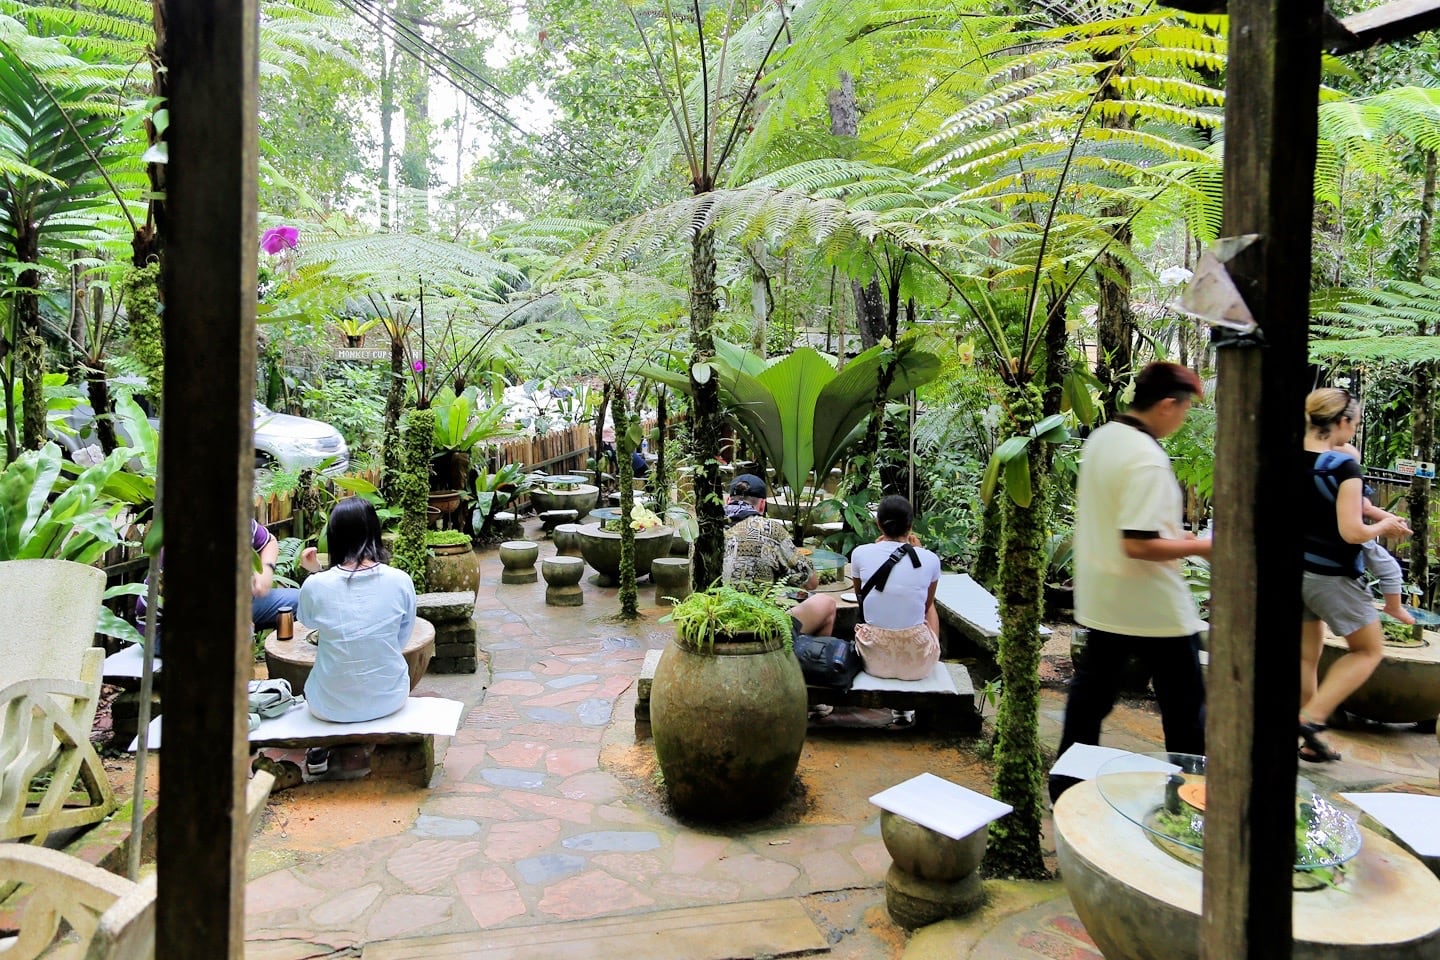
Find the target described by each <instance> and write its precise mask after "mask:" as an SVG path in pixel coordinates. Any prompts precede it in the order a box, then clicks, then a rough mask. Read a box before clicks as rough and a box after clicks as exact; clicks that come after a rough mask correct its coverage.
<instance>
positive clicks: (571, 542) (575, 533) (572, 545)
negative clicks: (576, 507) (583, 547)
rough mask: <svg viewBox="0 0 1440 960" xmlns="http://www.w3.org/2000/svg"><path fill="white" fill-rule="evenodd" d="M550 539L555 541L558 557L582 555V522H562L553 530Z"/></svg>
mask: <svg viewBox="0 0 1440 960" xmlns="http://www.w3.org/2000/svg"><path fill="white" fill-rule="evenodd" d="M571 512H572V513H573V512H574V511H571ZM550 539H551V540H553V541H554V542H555V555H556V556H557V557H578V556H580V524H578V523H562V524H560V525H559V526H558V527H556V528H555V529H554V531H552V532H551V534H550Z"/></svg>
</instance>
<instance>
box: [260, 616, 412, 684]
mask: <svg viewBox="0 0 1440 960" xmlns="http://www.w3.org/2000/svg"><path fill="white" fill-rule="evenodd" d="M310 633H311V631H310V629H309V628H308V627H305V626H302V625H301V624H299V623H297V624H295V638H294V639H293V640H276V639H275V634H273V633H272V634H270V636H269V637H268V638H267V639H266V641H265V670H266V673H267V675H268V676H269V677H270V678H271V679H272V680H289V681H290V689H291V690H293V691H295V693H296V694H297V695H298V694H300V693H303V692H304V690H305V681H306V679H307V678H309V676H310V671H311V670H312V669H314V667H315V650H316V646H315V644H313V643H311V642H310V641H308V640H306V639H305V637H307V636H309V634H310ZM401 652H402V653H404V655H405V666H406V667H407V668H408V669H409V671H410V689H411V690H414V689H415V685H416V684H418V683H419V682H420V678H421V677H423V676H425V669H426V668H427V667H429V666H430V658H431V657H433V656H435V626H434V624H432V623H431V622H430V621H429V620H426V619H424V618H422V617H416V618H415V628H414V629H413V630H411V631H410V639H409V641H407V642H406V644H405V649H404V650H403V651H401Z"/></svg>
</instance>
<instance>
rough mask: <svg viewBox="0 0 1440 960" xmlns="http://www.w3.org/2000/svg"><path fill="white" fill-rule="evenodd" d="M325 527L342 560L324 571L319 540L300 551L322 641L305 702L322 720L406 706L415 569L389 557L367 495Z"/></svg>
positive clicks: (306, 619)
mask: <svg viewBox="0 0 1440 960" xmlns="http://www.w3.org/2000/svg"><path fill="white" fill-rule="evenodd" d="M325 529H326V538H327V540H328V542H329V545H330V556H331V558H332V559H336V560H337V562H335V563H333V564H332V565H331V567H330V569H328V570H325V571H323V572H322V571H321V570H320V561H319V557H318V555H317V554H316V551H315V548H313V547H310V548H307V549H306V550H305V551H304V553H303V554H301V558H300V562H301V563H302V564H303V565H304V567H305V569H307V570H310V571H311V572H312V573H313V576H310V577H308V578H306V580H305V583H304V585H303V586H302V587H301V588H300V608H299V610H298V611H297V616H298V617H299V619H300V622H302V623H304V624H305V625H306V626H309V627H313V628H315V630H316V631H317V632H318V635H319V641H320V642H319V647H318V649H317V650H316V651H315V669H313V670H311V671H310V677H309V679H308V680H306V681H305V701H306V703H307V704H309V707H310V712H311V713H313V714H314V715H315V716H316V717H319V718H320V719H321V720H331V721H335V722H338V723H357V722H360V721H363V720H374V719H376V718H378V717H384V716H387V715H389V714H392V713H394V712H395V711H396V710H399V709H400V708H401V707H403V706H405V700H406V698H407V697H409V696H410V679H409V672H408V670H407V669H406V667H405V657H404V656H403V654H402V653H401V651H402V650H403V649H404V647H405V642H406V641H407V640H408V639H409V638H410V632H411V630H412V629H414V627H415V585H414V584H413V583H411V582H410V575H409V574H407V573H405V572H403V571H401V570H397V569H395V568H394V567H390V566H387V565H386V564H385V563H384V561H385V560H386V559H388V558H387V556H386V554H385V551H384V548H383V547H382V546H381V544H380V519H379V518H378V517H377V516H376V515H375V508H374V507H373V506H371V505H370V502H369V501H368V500H365V499H364V498H363V497H350V498H348V499H345V500H341V501H340V502H339V503H338V504H336V505H335V509H334V510H332V511H331V512H330V522H329V524H328V526H327V527H326V528H325ZM310 766H311V767H312V770H311V772H312V773H318V772H323V769H324V764H322V763H320V762H318V758H317V762H314V763H312V764H310ZM316 766H318V767H320V768H321V769H320V770H315V769H313V768H314V767H316Z"/></svg>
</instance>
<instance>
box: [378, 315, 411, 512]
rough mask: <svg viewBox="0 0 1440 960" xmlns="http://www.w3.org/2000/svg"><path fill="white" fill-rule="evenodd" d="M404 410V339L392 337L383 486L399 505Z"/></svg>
mask: <svg viewBox="0 0 1440 960" xmlns="http://www.w3.org/2000/svg"><path fill="white" fill-rule="evenodd" d="M397 323H398V321H397ZM404 412H405V339H404V337H401V336H397V335H394V334H392V335H391V337H390V385H389V389H388V390H386V392H385V429H384V431H383V432H382V433H381V435H380V437H381V444H382V446H381V449H380V462H381V464H382V467H381V469H382V470H383V471H384V474H383V475H382V476H381V478H380V489H381V492H382V493H384V495H385V502H386V503H387V504H389V505H390V506H392V507H393V506H397V505H398V503H399V498H400V493H401V491H400V486H399V483H398V481H399V478H400V473H401V470H402V469H403V468H404V465H405V454H404V447H403V446H402V442H401V437H400V415H401V414H402V413H404Z"/></svg>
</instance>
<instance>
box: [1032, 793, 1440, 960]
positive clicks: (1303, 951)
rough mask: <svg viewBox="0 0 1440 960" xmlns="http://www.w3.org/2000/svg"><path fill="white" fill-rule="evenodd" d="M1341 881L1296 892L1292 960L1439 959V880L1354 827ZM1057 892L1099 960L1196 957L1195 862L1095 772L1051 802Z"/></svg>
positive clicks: (1380, 839)
mask: <svg viewBox="0 0 1440 960" xmlns="http://www.w3.org/2000/svg"><path fill="white" fill-rule="evenodd" d="M1360 832H1361V835H1362V837H1363V842H1362V845H1361V847H1360V853H1359V854H1357V855H1356V856H1355V858H1354V859H1353V860H1351V861H1350V862H1349V863H1348V864H1346V866H1345V880H1344V885H1343V887H1342V888H1341V889H1339V890H1337V889H1334V888H1332V887H1323V888H1322V889H1319V890H1312V891H1306V892H1300V891H1297V892H1296V893H1295V894H1294V901H1293V903H1294V908H1293V909H1294V919H1293V923H1294V930H1295V949H1294V954H1293V955H1294V957H1295V958H1296V960H1352V958H1353V960H1402V958H1404V960H1434V958H1440V880H1437V879H1436V878H1435V876H1434V875H1433V874H1432V873H1431V872H1430V871H1429V870H1427V869H1426V868H1425V865H1424V864H1422V863H1421V862H1420V861H1419V860H1417V859H1415V857H1413V856H1411V855H1410V854H1409V853H1407V852H1406V851H1404V850H1402V849H1401V848H1400V847H1399V846H1397V845H1396V844H1395V843H1393V842H1391V841H1390V840H1388V839H1386V838H1384V837H1382V836H1380V835H1379V834H1378V833H1375V832H1374V831H1372V830H1367V829H1365V828H1364V827H1361V828H1360ZM1055 846H1056V851H1057V853H1058V854H1059V859H1060V875H1061V877H1062V878H1063V879H1064V882H1065V891H1066V892H1067V893H1068V894H1069V895H1070V902H1071V904H1072V905H1073V906H1074V907H1075V912H1076V914H1077V915H1079V917H1080V921H1081V922H1082V923H1084V924H1085V931H1086V932H1087V933H1088V934H1089V935H1090V937H1091V939H1093V940H1094V941H1095V945H1096V946H1097V947H1099V948H1100V952H1101V953H1103V954H1104V955H1105V957H1106V960H1150V958H1154V957H1165V958H1166V960H1198V958H1199V956H1200V888H1201V880H1202V878H1201V873H1200V871H1199V870H1198V869H1197V868H1195V867H1193V866H1191V865H1189V864H1187V863H1184V862H1182V861H1180V860H1178V859H1176V858H1175V857H1173V856H1171V855H1170V854H1168V853H1166V852H1165V851H1163V850H1161V849H1160V848H1159V847H1158V846H1157V845H1156V844H1155V842H1154V841H1152V840H1151V839H1150V837H1149V836H1148V835H1147V834H1146V833H1145V832H1144V831H1143V830H1141V829H1140V827H1138V826H1136V825H1135V824H1134V823H1132V822H1131V821H1130V820H1128V819H1126V818H1125V817H1123V816H1121V815H1120V814H1119V813H1118V812H1116V810H1115V809H1114V808H1113V807H1111V806H1110V804H1109V803H1107V802H1106V801H1105V799H1104V798H1103V797H1101V795H1100V791H1099V789H1097V787H1096V785H1095V781H1093V780H1087V781H1085V782H1084V783H1081V784H1078V785H1076V786H1074V787H1072V788H1070V789H1069V790H1067V791H1065V794H1064V795H1063V796H1062V797H1061V798H1060V802H1059V803H1058V804H1056V805H1055Z"/></svg>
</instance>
